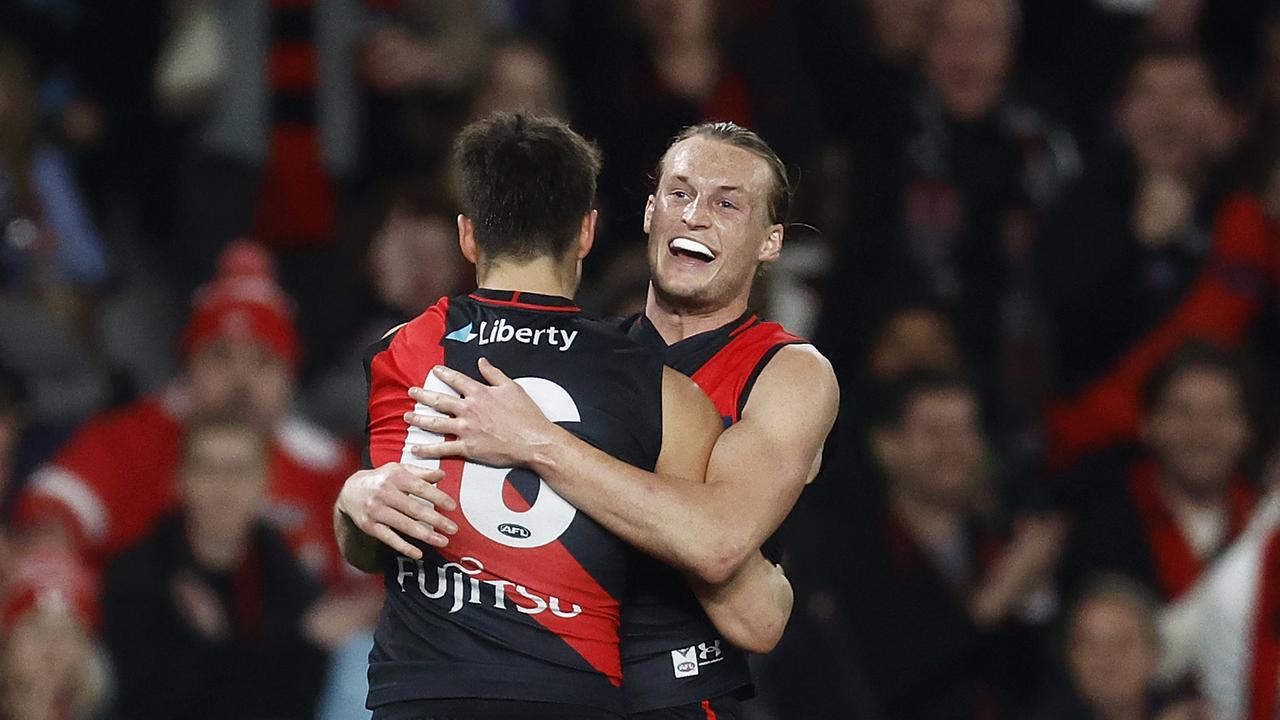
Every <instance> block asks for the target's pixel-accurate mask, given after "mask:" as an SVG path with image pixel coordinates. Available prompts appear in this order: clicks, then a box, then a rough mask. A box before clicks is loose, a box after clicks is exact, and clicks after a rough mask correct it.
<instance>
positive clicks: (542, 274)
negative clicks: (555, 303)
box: [476, 258, 578, 298]
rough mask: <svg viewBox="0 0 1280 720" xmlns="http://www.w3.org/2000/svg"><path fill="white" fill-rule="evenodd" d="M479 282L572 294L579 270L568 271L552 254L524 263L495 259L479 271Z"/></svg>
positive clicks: (503, 287) (495, 287) (511, 288)
mask: <svg viewBox="0 0 1280 720" xmlns="http://www.w3.org/2000/svg"><path fill="white" fill-rule="evenodd" d="M476 284H478V285H479V286H480V287H482V288H485V289H486V290H509V291H511V292H530V293H537V294H539V295H558V296H560V297H566V298H572V297H573V294H574V292H576V291H577V289H578V278H577V273H576V272H566V271H565V268H564V267H563V266H562V264H561V263H558V262H556V261H553V260H552V259H551V258H538V259H536V260H530V261H529V262H524V263H512V262H504V263H494V264H492V265H489V266H488V267H486V268H485V269H484V270H483V271H480V272H477V273H476Z"/></svg>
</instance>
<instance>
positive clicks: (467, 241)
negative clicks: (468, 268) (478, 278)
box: [458, 213, 480, 265]
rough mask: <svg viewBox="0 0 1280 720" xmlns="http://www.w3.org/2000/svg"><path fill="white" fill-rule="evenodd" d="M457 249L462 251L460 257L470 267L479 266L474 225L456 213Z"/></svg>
mask: <svg viewBox="0 0 1280 720" xmlns="http://www.w3.org/2000/svg"><path fill="white" fill-rule="evenodd" d="M458 247H459V248H461V249H462V257H464V258H466V259H467V261H468V262H470V263H471V264H472V265H476V264H479V262H480V255H479V252H478V250H477V248H476V224H475V223H473V222H471V218H469V217H467V216H466V215H463V214H462V213H458Z"/></svg>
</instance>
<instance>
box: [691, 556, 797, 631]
mask: <svg viewBox="0 0 1280 720" xmlns="http://www.w3.org/2000/svg"><path fill="white" fill-rule="evenodd" d="M689 586H690V587H691V588H693V594H694V595H696V596H697V598H698V602H699V603H700V604H701V605H702V609H703V610H706V612H707V617H709V618H711V622H712V623H713V624H714V625H715V626H716V629H717V630H719V631H720V634H721V635H724V637H725V639H727V640H728V641H729V642H731V643H733V644H734V645H736V646H738V647H740V648H742V649H743V650H747V651H749V652H754V653H767V652H769V651H771V650H773V648H774V647H776V646H777V644H778V641H780V640H782V632H783V630H786V628H787V620H788V619H790V617H791V607H792V603H793V602H794V599H795V598H794V596H793V594H792V591H791V583H790V582H789V581H788V580H787V576H786V575H784V574H783V572H782V568H781V567H779V566H777V565H774V564H773V563H771V562H769V560H768V559H767V558H765V556H764V555H761V554H760V553H756V554H755V556H754V557H752V558H748V559H747V561H746V562H744V563H743V564H742V565H741V566H740V567H739V568H738V571H737V572H735V573H734V574H733V577H731V578H729V579H728V580H727V581H725V582H723V583H720V584H719V585H710V584H707V583H704V582H702V581H700V580H698V579H696V578H689Z"/></svg>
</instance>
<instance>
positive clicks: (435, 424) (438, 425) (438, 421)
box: [404, 412, 462, 435]
mask: <svg viewBox="0 0 1280 720" xmlns="http://www.w3.org/2000/svg"><path fill="white" fill-rule="evenodd" d="M404 421H405V422H407V423H409V424H410V425H412V426H414V427H416V428H419V429H421V430H426V431H427V432H433V433H435V434H437V435H457V434H458V431H459V430H460V429H461V428H462V421H461V420H458V419H457V418H451V417H448V416H445V415H423V414H421V413H413V412H407V413H405V414H404Z"/></svg>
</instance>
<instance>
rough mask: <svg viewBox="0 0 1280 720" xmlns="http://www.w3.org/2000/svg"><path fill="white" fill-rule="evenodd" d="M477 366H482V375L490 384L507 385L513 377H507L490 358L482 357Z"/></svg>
mask: <svg viewBox="0 0 1280 720" xmlns="http://www.w3.org/2000/svg"><path fill="white" fill-rule="evenodd" d="M477 366H478V367H479V368H480V377H482V378H484V379H485V382H488V383H489V384H490V385H505V384H506V383H509V382H511V378H509V377H507V374H506V373H504V372H502V371H501V370H499V369H498V366H497V365H494V364H493V363H491V362H489V359H488V358H483V357H482V358H480V362H479V363H477ZM450 414H452V413H450Z"/></svg>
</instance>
